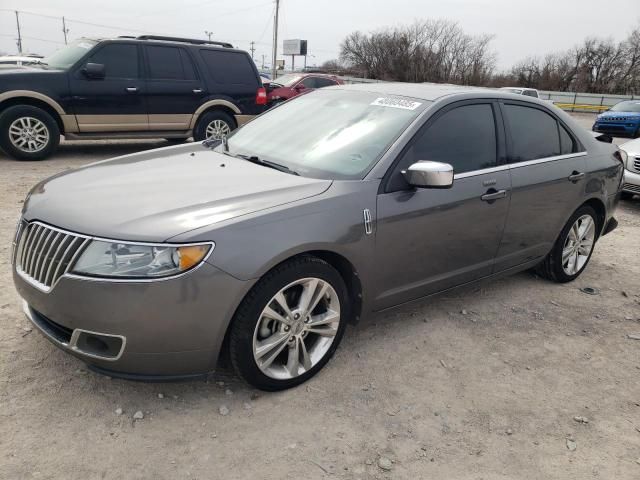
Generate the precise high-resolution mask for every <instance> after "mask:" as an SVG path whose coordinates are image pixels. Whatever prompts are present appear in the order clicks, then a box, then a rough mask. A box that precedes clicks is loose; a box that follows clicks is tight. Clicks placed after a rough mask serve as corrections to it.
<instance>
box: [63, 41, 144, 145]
mask: <svg viewBox="0 0 640 480" xmlns="http://www.w3.org/2000/svg"><path fill="white" fill-rule="evenodd" d="M86 63H98V64H102V65H104V67H105V77H104V78H102V79H89V78H87V77H86V76H85V75H84V74H83V73H82V68H83V67H84V65H85V64H86ZM69 87H70V88H69V89H70V93H71V104H72V106H73V110H74V113H75V115H76V120H77V122H78V127H79V130H80V132H82V133H90V132H132V131H141V130H147V129H148V128H149V125H148V121H147V107H146V104H145V99H144V93H145V83H144V80H143V79H142V68H141V61H140V54H139V47H138V46H137V45H136V44H133V43H120V42H118V43H104V44H102V45H99V46H98V47H96V49H95V51H94V52H93V53H92V54H91V55H90V56H89V57H88V58H87V60H86V62H85V63H84V64H83V65H82V66H81V67H79V68H78V69H77V70H76V71H74V72H72V73H71V74H70V75H69Z"/></svg>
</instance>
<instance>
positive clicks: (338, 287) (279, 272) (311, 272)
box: [229, 260, 350, 391]
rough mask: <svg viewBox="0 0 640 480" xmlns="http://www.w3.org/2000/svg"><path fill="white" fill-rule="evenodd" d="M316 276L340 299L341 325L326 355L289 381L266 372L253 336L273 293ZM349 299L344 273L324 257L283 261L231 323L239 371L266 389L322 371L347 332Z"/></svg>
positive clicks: (283, 386) (234, 360)
mask: <svg viewBox="0 0 640 480" xmlns="http://www.w3.org/2000/svg"><path fill="white" fill-rule="evenodd" d="M307 277H316V278H320V279H321V280H324V281H326V282H328V283H329V284H330V285H331V286H332V287H333V289H334V290H335V291H336V294H337V296H338V300H339V301H340V324H339V326H338V331H337V332H336V336H335V337H334V339H333V342H332V344H331V346H330V347H329V350H327V352H326V353H325V356H324V357H323V358H322V359H321V360H320V361H319V362H318V363H317V364H316V365H314V366H313V367H312V368H311V369H310V370H309V371H307V372H305V373H304V374H302V375H300V376H298V377H295V378H292V379H287V380H278V379H274V378H271V377H269V376H267V375H265V374H264V373H263V372H262V371H261V370H260V368H259V367H258V365H257V364H256V362H255V359H254V356H253V335H254V331H255V328H256V324H257V323H258V320H259V317H260V314H261V313H262V310H263V309H264V307H265V306H266V305H267V302H269V301H270V300H271V299H272V298H273V296H274V295H275V294H276V293H277V292H278V291H280V290H281V289H282V288H284V287H285V286H286V285H289V284H290V283H293V282H295V281H296V280H299V279H301V278H307ZM349 315H350V311H349V298H348V293H347V288H346V285H345V283H344V280H343V279H342V277H341V275H340V274H339V273H338V272H337V271H336V270H335V269H334V268H333V267H332V266H330V265H329V264H327V263H326V262H324V261H322V260H317V261H313V260H312V261H306V262H305V261H304V260H303V261H302V262H299V261H298V262H292V263H291V264H290V265H287V264H283V265H281V267H279V268H277V269H276V271H274V272H273V273H272V274H270V275H269V276H268V277H266V278H265V277H263V280H261V281H260V282H258V284H256V285H255V286H254V287H253V289H252V290H251V292H250V293H249V294H248V295H247V297H246V298H245V300H243V302H242V304H241V306H240V307H239V308H238V311H237V312H236V315H235V317H234V320H233V323H232V326H231V336H230V343H229V348H230V353H231V360H232V363H233V365H234V367H235V368H236V371H237V372H238V373H239V374H240V375H241V376H242V377H243V378H244V379H245V380H246V381H247V382H248V383H250V384H252V385H253V386H255V387H257V388H260V389H262V390H268V391H275V390H284V389H287V388H291V387H294V386H296V385H299V384H301V383H303V382H305V381H306V380H308V379H309V378H311V377H313V376H314V375H315V374H316V373H318V371H320V370H321V369H322V368H323V367H324V365H325V364H326V363H327V362H328V361H329V360H330V359H331V357H332V356H333V354H334V353H335V351H336V350H337V348H338V346H339V345H340V341H341V340H342V336H343V335H344V331H345V328H346V325H347V323H348V320H349Z"/></svg>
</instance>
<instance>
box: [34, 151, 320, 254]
mask: <svg viewBox="0 0 640 480" xmlns="http://www.w3.org/2000/svg"><path fill="white" fill-rule="evenodd" d="M330 185H331V181H329V180H319V179H311V178H305V177H299V176H295V175H291V174H288V173H284V172H280V171H278V170H274V169H271V168H267V167H264V166H262V165H256V164H253V163H251V162H248V161H246V160H242V159H238V158H234V157H230V156H228V155H223V154H221V153H216V152H213V151H211V150H210V149H208V148H205V147H203V146H201V145H200V144H189V145H181V146H178V147H167V148H163V149H158V150H150V151H147V152H142V153H138V154H134V155H126V156H124V157H118V158H115V159H113V160H107V161H104V162H99V163H95V164H92V165H88V166H86V167H82V168H79V169H77V170H71V171H68V172H63V173H61V174H58V175H56V176H54V177H51V178H49V179H47V180H45V181H43V182H41V183H40V184H38V185H36V186H35V187H34V188H33V190H32V191H31V192H30V194H29V196H28V198H27V200H26V202H25V206H24V209H23V216H24V218H25V219H26V220H29V221H31V220H40V221H42V222H45V223H48V224H51V225H54V226H57V227H59V228H63V229H67V230H70V231H74V232H78V233H84V234H88V235H94V236H100V237H105V238H113V239H118V240H137V241H165V240H167V239H169V238H171V237H174V236H176V235H178V234H181V233H184V232H187V231H189V230H193V229H197V228H202V227H206V226H208V225H213V224H216V223H219V222H223V221H227V220H230V219H233V218H236V217H238V216H241V215H247V214H251V213H255V212H257V211H260V210H265V209H268V208H272V207H275V206H278V205H283V204H286V203H290V202H295V201H297V200H301V199H304V198H308V197H311V196H314V195H319V194H321V193H322V192H324V191H325V190H327V189H328V188H329V186H330Z"/></svg>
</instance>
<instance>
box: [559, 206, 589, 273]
mask: <svg viewBox="0 0 640 480" xmlns="http://www.w3.org/2000/svg"><path fill="white" fill-rule="evenodd" d="M595 234H596V225H595V222H594V221H593V218H592V217H591V215H582V216H581V217H579V218H578V219H577V220H576V221H575V223H574V224H573V225H572V227H571V229H570V230H569V233H568V234H567V238H566V240H565V242H564V247H563V249H562V269H563V270H564V272H565V273H566V274H567V275H575V274H577V273H578V272H579V271H580V270H582V268H583V267H584V266H585V264H586V263H587V261H588V260H589V255H591V250H593V244H594V241H595Z"/></svg>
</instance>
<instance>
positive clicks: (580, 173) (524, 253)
mask: <svg viewBox="0 0 640 480" xmlns="http://www.w3.org/2000/svg"><path fill="white" fill-rule="evenodd" d="M501 111H502V113H503V117H504V123H505V128H506V132H507V150H508V161H509V163H510V172H511V183H512V191H511V208H510V209H509V217H508V219H507V225H506V227H505V231H504V235H503V237H502V242H501V244H500V250H499V251H498V258H497V260H496V270H497V271H498V270H505V269H508V268H510V267H515V266H517V265H520V264H524V263H526V262H529V261H533V260H535V259H537V258H541V257H543V256H544V255H546V254H547V253H548V252H549V250H550V249H551V247H552V246H553V243H554V242H555V240H556V238H557V237H558V235H559V234H560V230H562V227H563V226H564V224H565V222H566V221H567V219H568V218H569V216H570V215H571V214H572V213H573V211H574V210H575V209H576V208H577V207H578V205H580V202H581V199H582V198H583V196H584V191H585V187H586V185H585V184H586V182H585V172H586V152H585V151H584V149H583V148H582V146H581V145H580V143H579V142H578V140H577V138H576V137H575V136H574V135H573V134H572V133H571V131H570V130H569V129H568V128H567V126H566V125H564V124H563V123H562V121H560V120H559V119H558V118H557V117H556V116H555V115H553V114H552V113H551V112H550V111H548V110H547V109H545V108H543V107H541V106H538V105H535V104H532V103H528V102H527V103H525V102H522V103H521V102H512V101H504V102H501Z"/></svg>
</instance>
